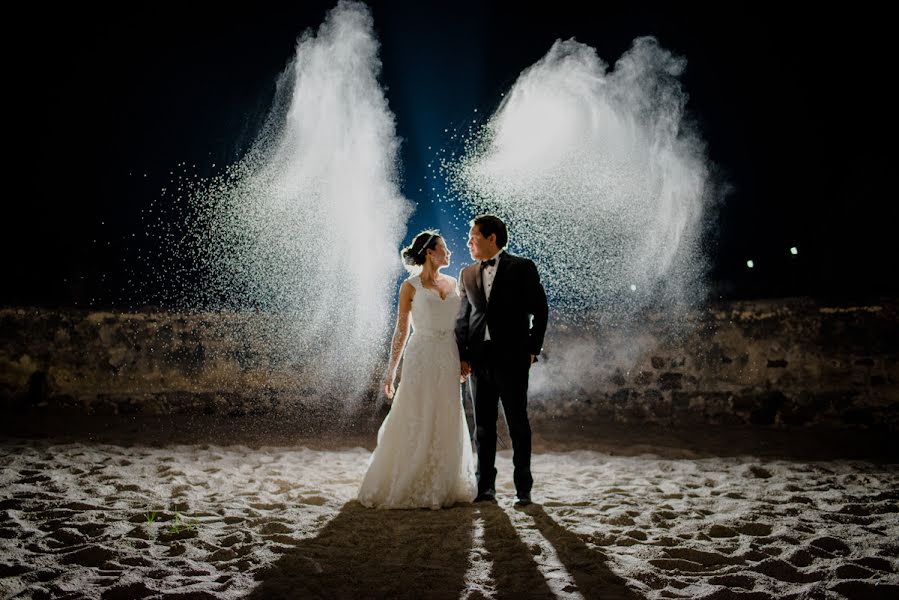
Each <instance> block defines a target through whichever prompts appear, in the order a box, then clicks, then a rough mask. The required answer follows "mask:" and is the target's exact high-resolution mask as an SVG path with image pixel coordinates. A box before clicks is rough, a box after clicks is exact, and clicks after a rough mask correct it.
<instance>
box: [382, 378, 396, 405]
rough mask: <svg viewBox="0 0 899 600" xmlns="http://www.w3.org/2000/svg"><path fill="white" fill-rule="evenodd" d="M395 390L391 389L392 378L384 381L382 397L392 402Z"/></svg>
mask: <svg viewBox="0 0 899 600" xmlns="http://www.w3.org/2000/svg"><path fill="white" fill-rule="evenodd" d="M395 391H396V390H394V388H393V377H390V378H388V379H385V380H384V395H385V396H387V399H388V400H393V394H394V393H395Z"/></svg>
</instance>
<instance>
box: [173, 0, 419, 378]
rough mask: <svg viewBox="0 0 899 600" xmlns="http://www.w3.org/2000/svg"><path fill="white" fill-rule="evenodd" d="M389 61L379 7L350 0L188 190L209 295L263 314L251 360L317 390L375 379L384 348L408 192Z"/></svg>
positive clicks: (300, 46)
mask: <svg viewBox="0 0 899 600" xmlns="http://www.w3.org/2000/svg"><path fill="white" fill-rule="evenodd" d="M380 69H381V63H380V59H379V58H378V42H377V40H376V38H375V34H374V30H373V21H372V16H371V13H370V11H369V10H368V8H367V7H365V6H364V5H363V4H360V3H356V2H343V1H342V2H340V3H339V4H338V5H337V7H336V8H334V9H333V10H332V11H331V12H330V13H328V15H327V17H326V19H325V21H324V22H323V24H322V25H321V27H320V28H319V30H318V31H317V32H315V33H312V32H306V33H305V34H304V35H303V36H302V37H301V38H300V40H299V41H298V43H297V49H296V56H295V58H294V60H293V61H292V62H291V64H290V65H289V66H288V68H287V69H286V70H285V72H284V73H283V74H282V76H281V78H280V81H279V82H278V89H277V92H276V97H275V102H274V106H273V109H272V111H271V114H270V116H269V119H268V122H267V123H266V125H265V126H264V128H263V130H262V133H261V134H260V136H259V138H258V139H257V141H256V143H255V144H254V146H253V148H252V149H251V151H250V152H249V153H248V154H247V156H246V157H245V158H244V159H243V160H242V161H240V162H239V163H238V164H237V165H235V166H234V167H233V168H231V169H230V170H229V172H228V173H227V175H226V176H225V177H222V178H219V179H216V180H214V181H213V182H211V183H210V184H209V185H208V186H203V187H202V189H200V190H199V191H197V192H196V193H194V194H193V195H192V197H191V198H190V202H191V204H192V208H193V214H194V215H195V217H194V219H195V223H193V224H192V226H191V229H192V233H191V235H189V236H188V237H187V241H186V242H185V243H182V244H181V246H180V247H179V251H180V252H182V253H185V252H186V253H190V254H192V255H193V256H194V257H195V260H196V261H197V262H199V263H200V264H201V266H202V270H203V272H204V275H205V278H204V285H202V286H200V287H201V289H197V290H193V295H192V297H193V298H195V299H196V301H197V303H198V304H199V305H201V306H210V305H212V306H218V307H222V308H225V309H228V310H235V311H238V312H241V311H246V310H248V309H249V310H252V311H254V312H256V311H258V312H259V313H262V314H263V315H265V318H263V319H256V320H254V321H253V323H254V325H253V326H252V327H249V328H244V329H243V331H241V332H240V334H239V337H242V338H246V339H245V340H244V341H245V342H246V343H247V344H248V345H250V346H253V347H255V348H258V349H259V352H260V353H261V354H262V356H254V357H250V358H249V359H248V360H250V361H256V362H259V361H263V362H269V363H280V364H282V365H283V364H289V365H295V366H296V368H297V369H298V370H301V371H302V372H303V374H304V376H306V377H308V378H310V379H311V380H312V381H313V382H314V383H313V384H312V385H314V386H315V387H316V389H318V390H319V391H322V388H335V387H336V388H339V389H340V391H341V392H352V391H357V392H358V391H361V390H364V389H366V388H367V386H368V383H369V380H370V378H371V376H372V372H373V369H375V367H376V366H377V364H378V361H379V360H381V359H382V358H383V352H384V348H386V347H387V342H386V334H387V333H388V326H389V320H390V317H391V314H390V313H391V307H392V298H391V295H392V292H393V286H394V282H395V281H396V278H397V276H398V274H399V272H400V261H399V259H398V256H397V249H398V248H399V246H400V244H401V241H402V238H403V236H404V235H405V224H406V220H407V217H408V214H409V212H410V204H409V202H408V201H407V200H406V199H405V198H403V197H402V195H401V194H400V191H399V187H398V181H397V151H398V146H399V142H398V139H397V136H396V131H395V123H394V117H393V114H392V113H391V111H390V109H389V107H388V105H387V101H386V98H385V96H384V92H383V89H382V88H381V86H380V84H379V82H378V76H379V74H380ZM264 323H267V325H264ZM229 335H230V334H229Z"/></svg>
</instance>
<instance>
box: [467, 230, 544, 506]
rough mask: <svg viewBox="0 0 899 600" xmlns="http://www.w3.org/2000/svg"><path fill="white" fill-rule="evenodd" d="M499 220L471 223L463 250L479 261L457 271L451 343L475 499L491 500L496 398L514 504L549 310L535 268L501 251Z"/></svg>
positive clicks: (525, 480)
mask: <svg viewBox="0 0 899 600" xmlns="http://www.w3.org/2000/svg"><path fill="white" fill-rule="evenodd" d="M508 241H509V234H508V231H507V229H506V224H505V223H503V222H502V220H500V219H499V217H495V216H493V215H481V216H479V217H476V218H475V219H474V220H473V221H472V222H471V231H470V232H469V234H468V249H469V251H470V252H471V258H472V259H473V260H476V261H479V262H476V263H475V264H473V265H469V266H467V267H465V268H464V269H462V272H461V273H460V275H459V294H460V295H461V296H462V304H461V307H460V309H459V315H458V317H457V318H456V343H457V344H458V346H459V357H460V358H461V360H462V375H463V376H467V375H469V374H470V375H471V379H470V382H471V383H470V385H471V388H470V389H471V397H472V400H473V403H474V417H475V441H476V445H477V450H478V496H477V498H476V499H475V502H478V501H485V500H486V501H494V500H495V499H496V468H495V467H494V462H495V460H496V419H497V416H498V408H499V401H500V399H502V403H503V411H504V412H505V414H506V422H507V423H508V425H509V434H510V435H511V437H512V449H513V453H514V454H513V457H512V462H513V464H514V465H515V473H514V480H515V491H516V494H517V496H518V503H519V504H530V503H531V486H532V485H533V483H534V479H533V478H532V477H531V426H530V423H528V412H527V406H528V374H529V371H530V368H531V365H532V364H533V363H534V361H535V360H536V357H537V355H538V354H540V350H541V348H542V346H543V335H544V334H545V333H546V321H547V316H548V307H547V304H546V294H545V293H544V291H543V286H542V285H541V284H540V276H539V275H538V274H537V267H536V266H534V263H533V262H532V261H530V260H528V259H527V258H521V257H519V256H514V255H512V254H509V253H508V252H505V251H503V248H505V247H506V244H507V243H508Z"/></svg>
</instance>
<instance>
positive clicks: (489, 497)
mask: <svg viewBox="0 0 899 600" xmlns="http://www.w3.org/2000/svg"><path fill="white" fill-rule="evenodd" d="M474 501H475V502H496V492H495V491H493V490H484V491H483V492H481V493H480V494H478V496H477V498H475V499H474Z"/></svg>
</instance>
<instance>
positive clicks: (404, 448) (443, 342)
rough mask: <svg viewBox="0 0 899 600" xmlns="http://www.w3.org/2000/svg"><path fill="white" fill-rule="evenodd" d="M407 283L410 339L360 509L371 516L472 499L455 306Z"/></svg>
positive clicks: (455, 297) (455, 299) (452, 297)
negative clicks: (372, 512)
mask: <svg viewBox="0 0 899 600" xmlns="http://www.w3.org/2000/svg"><path fill="white" fill-rule="evenodd" d="M408 281H409V282H410V283H411V284H412V286H413V287H414V288H415V296H414V297H413V299H412V314H411V316H412V336H411V337H410V338H409V342H408V344H407V345H406V353H405V355H404V358H403V368H402V372H401V376H402V377H401V380H400V383H399V387H398V388H397V390H396V395H395V396H394V398H393V405H392V406H391V408H390V413H389V414H388V415H387V417H386V418H385V419H384V422H383V423H382V424H381V429H380V430H379V431H378V445H377V447H376V448H375V451H374V453H373V454H372V456H371V459H370V461H369V464H368V471H367V472H366V473H365V478H364V479H363V481H362V486H361V488H360V489H359V502H361V503H362V504H363V505H364V506H368V507H375V508H432V509H437V508H440V507H446V506H451V505H453V504H455V503H456V502H471V501H472V500H473V499H474V497H475V496H476V495H477V482H476V480H475V468H474V457H473V453H472V450H471V438H470V437H469V433H468V423H467V422H466V420H465V412H464V411H463V410H462V398H461V392H460V389H459V351H458V349H457V348H456V338H455V334H454V327H455V321H456V314H457V313H458V311H459V302H460V299H459V294H458V293H456V291H455V289H453V291H452V292H451V293H450V294H449V295H448V296H447V297H446V299H441V297H440V294H439V293H437V291H436V290H431V289H427V288H425V287H423V286H422V284H421V279H420V278H418V277H413V278H410V279H409V280H408Z"/></svg>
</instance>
